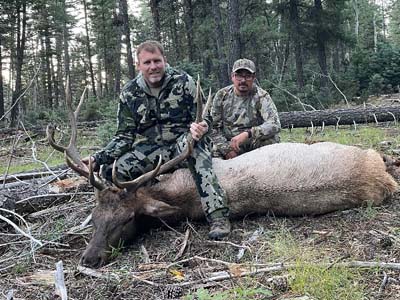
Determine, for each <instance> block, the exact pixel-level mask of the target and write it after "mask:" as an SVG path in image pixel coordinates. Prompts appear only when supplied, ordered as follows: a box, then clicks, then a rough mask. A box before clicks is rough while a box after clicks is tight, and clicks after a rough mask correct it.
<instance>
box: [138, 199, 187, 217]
mask: <svg viewBox="0 0 400 300" xmlns="http://www.w3.org/2000/svg"><path fill="white" fill-rule="evenodd" d="M179 210H180V208H179V207H178V206H171V205H169V204H167V203H165V202H162V201H158V200H150V201H146V203H144V204H143V207H142V213H143V214H145V215H148V216H151V217H158V218H162V217H166V216H169V215H172V214H174V213H176V212H177V211H179Z"/></svg>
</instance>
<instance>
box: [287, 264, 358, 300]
mask: <svg viewBox="0 0 400 300" xmlns="http://www.w3.org/2000/svg"><path fill="white" fill-rule="evenodd" d="M289 274H290V275H289V278H291V280H290V282H289V285H290V288H291V290H292V291H293V292H295V293H300V294H306V295H310V296H311V297H312V298H313V299H318V300H332V299H348V300H362V299H365V297H366V294H365V292H364V287H363V286H362V285H361V284H360V282H361V280H362V276H361V274H359V273H357V272H356V271H354V270H350V269H346V268H340V267H335V266H333V267H332V268H326V267H323V266H318V265H315V264H313V263H312V262H311V263H310V262H308V261H302V260H298V261H297V262H296V266H295V267H294V268H293V269H291V270H290V272H289Z"/></svg>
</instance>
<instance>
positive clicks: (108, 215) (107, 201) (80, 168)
mask: <svg viewBox="0 0 400 300" xmlns="http://www.w3.org/2000/svg"><path fill="white" fill-rule="evenodd" d="M66 86H67V87H66V102H67V109H68V117H69V122H70V126H71V138H70V142H69V145H68V146H67V147H64V146H60V145H59V144H57V143H56V142H55V139H54V127H53V126H51V125H49V126H47V139H48V141H49V144H50V145H51V146H52V147H53V148H54V149H56V150H58V151H61V152H63V153H64V154H65V158H66V162H67V164H68V166H69V167H70V168H71V169H73V170H74V171H75V172H76V173H78V174H79V175H81V176H84V177H86V178H87V179H88V180H89V182H90V184H91V185H93V187H94V188H95V197H96V201H97V205H96V207H95V208H94V209H93V211H92V224H93V233H92V237H91V239H90V241H89V244H88V245H87V247H86V250H85V251H84V253H83V255H82V257H81V262H80V263H81V264H82V265H84V266H88V267H93V268H98V267H100V266H103V265H104V264H106V263H107V261H108V259H109V257H110V254H111V252H112V249H113V248H117V247H120V246H121V244H122V243H126V242H128V243H129V242H130V241H131V240H133V239H134V237H135V235H136V228H137V227H136V220H137V217H138V216H140V215H148V216H152V217H165V216H168V215H170V214H173V213H175V212H176V211H177V210H179V208H178V207H174V206H170V205H168V204H166V203H164V202H162V201H158V200H156V199H154V198H152V197H150V196H148V195H147V194H146V192H145V188H142V189H139V187H140V186H142V185H143V184H144V183H146V182H148V181H149V180H151V179H153V178H154V177H155V176H157V175H158V174H162V173H164V172H167V171H169V170H171V169H172V168H173V167H174V166H175V165H177V164H179V163H181V162H182V161H184V160H185V159H186V158H187V157H188V156H189V155H190V154H191V152H192V150H193V144H194V141H193V139H192V137H191V135H190V134H189V135H188V138H187V140H188V147H187V148H186V149H185V150H184V152H183V153H182V154H180V155H178V156H177V157H175V158H173V159H172V160H170V161H168V162H165V163H164V164H161V157H159V162H158V165H157V167H156V168H155V169H154V170H152V171H150V172H148V173H146V174H143V175H142V176H140V177H138V178H136V179H134V180H132V181H128V182H120V181H119V180H118V179H117V176H116V173H117V170H116V167H115V162H114V166H113V175H112V178H113V184H112V183H109V182H106V181H104V180H102V179H101V178H100V177H99V176H98V175H96V174H94V172H93V168H92V165H91V162H90V160H89V166H86V165H85V164H84V163H83V162H82V161H81V158H80V155H79V151H78V149H77V146H76V138H77V116H78V113H79V110H80V107H81V105H82V102H83V99H84V95H85V91H86V89H85V91H84V92H83V94H82V96H81V99H80V102H79V104H78V106H77V109H76V110H75V112H74V111H73V109H72V98H71V93H70V89H69V80H68V79H67V84H66ZM200 93H201V89H200V83H199V80H198V82H197V94H196V103H197V115H196V122H200V121H201V120H202V119H203V117H204V115H205V113H206V111H204V112H203V109H202V101H201V97H200ZM210 101H211V92H210V94H209V97H208V100H207V103H208V104H209V103H210ZM206 107H207V105H206Z"/></svg>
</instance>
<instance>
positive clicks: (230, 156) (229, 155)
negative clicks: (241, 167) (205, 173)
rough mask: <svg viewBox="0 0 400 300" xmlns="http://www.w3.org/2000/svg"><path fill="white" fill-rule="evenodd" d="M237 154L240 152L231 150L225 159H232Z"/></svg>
mask: <svg viewBox="0 0 400 300" xmlns="http://www.w3.org/2000/svg"><path fill="white" fill-rule="evenodd" d="M236 156H238V154H237V153H236V152H235V151H233V150H232V151H229V152H228V154H227V155H225V159H232V158H234V157H236Z"/></svg>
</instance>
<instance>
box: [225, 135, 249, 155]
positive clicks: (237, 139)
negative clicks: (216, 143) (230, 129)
mask: <svg viewBox="0 0 400 300" xmlns="http://www.w3.org/2000/svg"><path fill="white" fill-rule="evenodd" d="M248 139H249V134H248V133H247V132H242V133H240V134H238V135H236V136H234V137H233V138H232V139H231V142H230V145H231V147H232V149H233V150H235V152H239V150H240V145H241V144H243V143H244V142H245V141H247V140H248Z"/></svg>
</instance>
